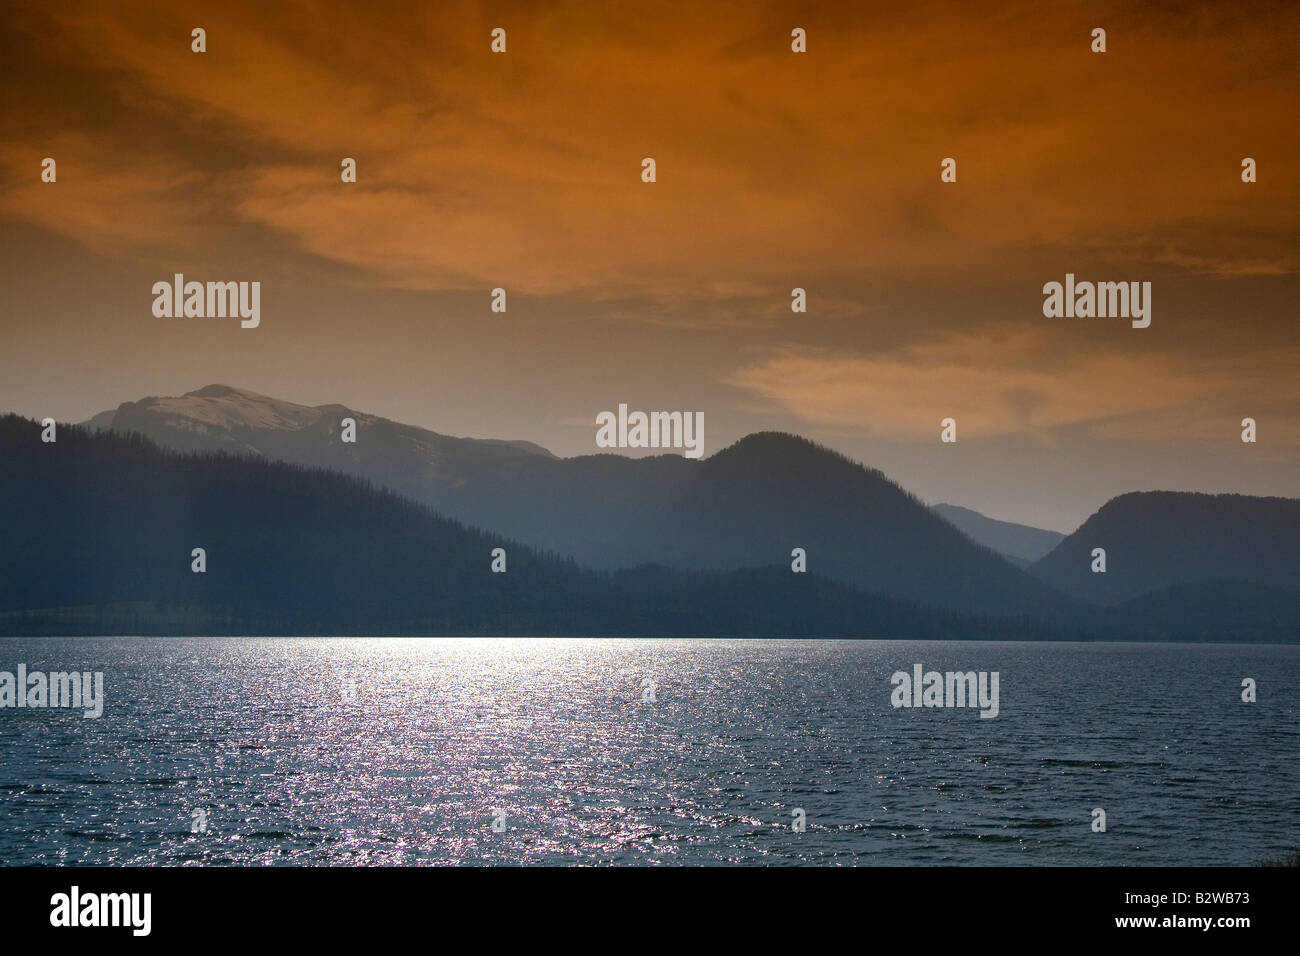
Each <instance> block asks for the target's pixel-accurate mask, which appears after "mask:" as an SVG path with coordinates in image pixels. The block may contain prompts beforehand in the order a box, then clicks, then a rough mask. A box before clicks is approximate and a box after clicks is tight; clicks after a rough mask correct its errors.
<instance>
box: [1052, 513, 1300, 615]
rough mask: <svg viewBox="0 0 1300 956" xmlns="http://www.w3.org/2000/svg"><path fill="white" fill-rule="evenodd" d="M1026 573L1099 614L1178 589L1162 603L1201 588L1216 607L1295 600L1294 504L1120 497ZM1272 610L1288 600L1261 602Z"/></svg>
mask: <svg viewBox="0 0 1300 956" xmlns="http://www.w3.org/2000/svg"><path fill="white" fill-rule="evenodd" d="M1094 548H1102V549H1104V550H1105V552H1106V572H1105V573H1104V574H1101V573H1093V572H1092V570H1091V567H1092V562H1093V558H1092V552H1093V549H1094ZM1031 572H1032V573H1033V574H1034V575H1035V576H1036V577H1038V578H1040V579H1041V580H1043V581H1045V582H1047V583H1048V584H1050V585H1052V586H1053V587H1055V588H1057V589H1059V590H1060V591H1063V592H1065V593H1066V594H1070V595H1073V596H1074V597H1076V598H1080V599H1083V600H1087V601H1092V602H1096V603H1100V604H1119V603H1121V602H1125V601H1130V600H1133V599H1135V598H1138V597H1141V596H1144V595H1155V594H1156V593H1157V592H1162V591H1168V590H1169V589H1181V590H1177V591H1174V592H1170V593H1175V594H1180V595H1182V597H1183V598H1187V597H1189V596H1194V595H1195V593H1196V589H1197V587H1200V586H1201V585H1205V586H1206V588H1208V589H1209V590H1207V591H1206V592H1205V593H1214V594H1216V595H1217V596H1218V599H1219V600H1221V601H1234V600H1247V599H1248V598H1249V596H1250V595H1255V596H1257V597H1262V596H1263V595H1264V594H1266V593H1268V592H1275V591H1280V592H1297V591H1300V499H1295V498H1255V497H1249V496H1246V495H1206V494H1193V493H1188V492H1172V491H1150V492H1135V493H1132V494H1127V495H1120V496H1119V497H1118V498H1112V499H1111V500H1110V501H1108V502H1106V504H1105V505H1103V506H1102V508H1101V510H1099V511H1098V512H1097V513H1096V514H1094V515H1093V516H1092V517H1090V518H1089V519H1088V520H1087V521H1085V522H1084V523H1083V525H1082V526H1081V527H1080V528H1079V530H1078V531H1076V532H1074V534H1072V535H1070V536H1069V537H1067V538H1066V539H1065V540H1064V541H1062V542H1061V543H1060V544H1059V545H1058V546H1057V547H1056V549H1055V550H1053V551H1052V553H1051V554H1049V555H1047V556H1046V557H1044V558H1042V559H1041V560H1039V561H1037V562H1036V563H1035V564H1034V565H1033V567H1032V568H1031ZM1238 586H1244V587H1238ZM1225 588H1226V589H1228V590H1225ZM1259 589H1264V590H1263V591H1260V590H1259ZM1231 595H1235V596H1231ZM1152 600H1159V599H1158V598H1155V597H1153V598H1152ZM1275 600H1276V601H1281V602H1283V603H1285V601H1286V600H1287V598H1286V597H1285V596H1284V595H1283V596H1280V597H1278V596H1270V597H1269V598H1268V601H1269V602H1273V601H1275Z"/></svg>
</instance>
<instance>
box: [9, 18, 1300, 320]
mask: <svg viewBox="0 0 1300 956" xmlns="http://www.w3.org/2000/svg"><path fill="white" fill-rule="evenodd" d="M1103 14H1108V19H1107V22H1110V23H1112V24H1113V26H1112V27H1111V33H1110V37H1109V42H1110V46H1111V52H1110V53H1107V54H1105V55H1104V56H1097V55H1094V54H1091V53H1089V52H1088V49H1087V40H1088V32H1089V30H1090V29H1091V25H1092V22H1093V19H1095V18H1096V17H1098V16H1103ZM793 16H794V14H789V13H787V12H786V9H785V8H784V7H783V6H780V5H776V4H757V5H755V4H749V3H743V4H742V3H734V4H721V5H719V6H718V7H717V8H716V9H715V10H714V11H713V12H712V15H711V16H710V17H708V18H701V17H699V16H698V15H697V14H696V13H695V12H694V10H693V8H692V7H691V6H689V5H682V6H680V7H672V6H663V7H661V6H658V5H656V6H655V7H654V8H653V9H646V8H641V7H634V6H632V5H626V6H623V5H616V6H610V5H603V4H590V3H570V4H562V5H556V6H550V7H546V8H536V7H533V6H531V5H527V4H508V5H506V6H503V7H501V8H499V9H495V10H494V11H493V12H492V14H491V18H489V17H488V16H487V14H485V13H484V12H483V10H482V9H481V8H479V7H477V6H475V5H473V4H470V3H465V2H462V3H453V4H447V5H441V4H440V5H438V8H437V9H436V10H434V9H433V8H428V9H424V8H418V7H411V6H409V5H402V4H382V3H380V4H377V5H367V6H366V7H365V8H354V7H351V6H349V5H346V4H308V5H295V6H279V5H267V4H265V3H260V2H259V3H252V2H232V3H230V4H223V5H221V7H220V8H213V9H211V10H209V11H205V12H204V14H203V17H202V19H203V23H204V26H205V29H207V30H208V50H209V52H208V53H206V54H203V55H197V54H193V53H191V52H190V51H189V31H190V28H191V27H192V26H193V25H194V23H192V22H191V21H193V20H195V15H194V14H192V13H189V12H183V11H179V10H177V9H175V8H173V7H171V6H170V5H164V4H161V3H154V2H139V0H137V2H125V3H120V4H114V5H112V6H104V7H84V8H71V7H64V6H63V5H49V6H48V8H47V7H46V6H41V5H31V6H28V7H26V8H24V17H23V20H24V22H28V21H31V22H34V23H36V24H37V26H36V27H35V28H33V29H32V30H31V39H32V43H33V45H34V46H36V47H37V48H38V49H39V51H40V53H41V55H42V56H44V57H46V58H48V59H49V60H50V61H51V62H54V63H58V62H64V63H68V64H76V65H77V66H76V67H75V68H74V70H81V71H83V72H82V73H75V72H74V73H73V74H72V75H74V76H76V77H79V78H80V81H81V82H85V80H86V77H87V76H91V77H97V78H99V82H100V84H101V88H100V89H99V91H98V93H97V94H96V95H98V96H100V97H101V98H102V100H103V102H104V104H105V113H106V114H107V116H106V118H105V119H104V120H103V121H102V122H100V124H99V125H94V126H89V127H88V128H87V129H86V130H85V132H84V133H82V134H79V135H81V136H82V137H83V138H82V140H81V144H82V146H83V147H84V150H85V151H86V152H88V153H90V154H93V155H94V156H95V157H96V160H97V161H96V164H95V166H94V170H95V175H94V177H93V178H88V179H86V180H85V181H84V182H83V183H82V184H81V185H74V183H73V180H72V178H71V177H69V179H68V180H67V191H68V192H71V191H72V189H74V188H76V189H80V190H81V192H80V194H79V196H78V198H77V200H76V202H75V203H73V204H71V205H74V206H76V207H77V210H76V211H72V210H70V207H69V206H68V205H64V206H59V205H52V204H49V203H48V202H47V200H48V193H46V194H44V195H41V194H36V193H34V192H33V191H32V190H31V189H25V190H24V192H23V195H22V196H19V197H16V198H14V199H13V200H12V201H8V202H6V203H5V205H4V207H3V211H4V212H5V213H6V214H8V215H10V216H12V217H15V218H19V219H23V220H26V221H30V222H35V223H37V224H39V225H42V226H43V227H46V228H49V229H52V230H55V231H60V232H63V233H65V234H67V235H73V236H77V237H79V238H80V237H84V238H85V240H86V241H87V242H88V243H90V244H95V243H105V242H120V243H123V244H126V245H128V246H129V245H132V244H149V243H153V242H184V243H190V244H195V243H200V242H201V241H202V240H201V239H200V238H199V237H198V236H197V234H198V233H200V232H201V230H202V227H203V225H204V223H205V221H206V220H207V217H209V216H210V215H211V214H212V210H213V208H217V209H219V210H230V211H231V212H232V213H233V214H234V215H236V216H238V217H239V220H240V221H242V222H243V223H244V224H245V226H246V227H248V228H249V229H250V230H252V229H269V230H270V231H271V233H272V234H273V235H275V236H278V237H280V241H282V242H284V243H286V244H287V245H288V246H290V247H292V248H294V249H299V250H302V251H305V252H308V253H310V254H312V255H315V256H320V257H322V258H323V259H325V260H327V261H329V262H333V263H338V264H344V265H347V266H350V267H356V268H359V269H361V270H364V271H365V273H366V274H367V275H369V276H370V277H372V279H373V281H377V282H379V283H381V284H386V285H391V286H395V287H400V288H408V289H469V288H485V287H486V288H490V287H492V286H495V285H498V284H505V285H508V286H510V287H511V288H512V289H515V290H517V291H521V292H525V293H535V294H542V295H554V294H564V293H575V294H582V295H587V296H590V297H600V296H608V295H610V294H611V292H612V290H616V291H617V292H618V293H619V294H625V295H651V296H653V295H656V294H668V295H671V296H673V297H675V298H677V299H694V300H699V301H709V302H713V301H718V300H719V299H720V298H725V297H726V296H727V295H728V294H729V292H728V290H732V289H736V288H741V289H744V288H752V287H753V286H754V285H755V284H762V283H766V282H767V277H772V278H773V280H775V278H776V277H778V276H781V277H784V276H785V275H788V274H791V273H795V274H798V275H800V276H802V277H804V281H805V282H812V281H813V280H814V279H816V278H817V277H823V276H841V277H843V276H860V275H862V274H864V273H868V274H877V275H892V274H897V273H906V274H909V275H914V276H919V277H922V278H928V279H931V280H934V279H938V280H941V281H942V280H950V279H956V278H958V277H961V276H969V275H973V274H979V273H980V272H982V271H987V270H989V269H994V268H997V269H1008V270H1009V269H1016V268H1018V267H1021V266H1022V265H1023V262H1024V261H1025V260H1026V259H1027V258H1029V257H1031V256H1033V255H1035V254H1036V253H1038V252H1040V251H1041V250H1042V249H1043V248H1044V247H1059V248H1066V247H1069V248H1092V249H1099V250H1107V251H1108V252H1109V253H1110V254H1112V255H1113V256H1115V257H1118V258H1127V259H1129V260H1133V261H1151V262H1165V263H1174V264H1177V265H1180V266H1183V267H1186V268H1188V269H1190V270H1193V271H1197V272H1209V273H1211V274H1222V275H1225V276H1232V275H1260V274H1279V273H1285V272H1293V271H1295V269H1296V265H1297V257H1298V256H1300V253H1297V251H1296V250H1297V248H1300V244H1298V243H1297V242H1296V241H1295V240H1296V238H1297V235H1296V226H1295V222H1294V216H1293V214H1292V213H1291V212H1290V211H1289V210H1293V209H1294V206H1295V202H1296V201H1297V187H1296V185H1295V184H1296V183H1297V182H1298V181H1300V177H1298V176H1297V175H1296V168H1295V159H1294V157H1293V156H1292V154H1293V153H1294V150H1293V149H1292V148H1291V147H1292V146H1293V144H1292V143H1290V142H1289V139H1288V136H1287V133H1286V131H1285V130H1284V126H1285V124H1281V123H1274V122H1268V123H1261V122H1260V121H1259V118H1260V117H1264V116H1269V115H1277V116H1285V115H1292V114H1293V113H1294V108H1295V105H1296V103H1295V89H1296V87H1297V85H1298V84H1297V83H1296V82H1295V81H1296V79H1297V77H1296V72H1297V71H1296V67H1295V63H1294V62H1293V61H1289V60H1287V59H1285V58H1284V57H1283V56H1282V48H1283V47H1284V46H1285V45H1284V44H1282V43H1280V42H1279V39H1278V38H1279V37H1281V36H1285V35H1287V32H1288V31H1291V32H1294V30H1295V29H1296V28H1297V27H1300V13H1297V11H1295V10H1294V9H1291V10H1288V8H1286V7H1285V6H1279V7H1276V8H1268V9H1265V10H1263V11H1261V12H1260V13H1259V15H1258V16H1252V17H1250V18H1241V17H1235V16H1234V17H1220V16H1219V15H1218V14H1216V13H1214V12H1213V10H1212V9H1211V11H1210V13H1208V14H1207V13H1204V12H1202V13H1201V14H1200V15H1199V17H1195V18H1192V19H1191V21H1190V25H1189V22H1188V21H1186V20H1185V19H1183V18H1178V17H1173V16H1172V15H1171V14H1166V13H1164V12H1162V11H1159V10H1153V11H1138V10H1134V9H1131V8H1129V7H1127V6H1118V7H1115V8H1113V9H1110V10H1109V11H1106V10H1102V11H1096V10H1094V8H1093V7H1092V6H1091V5H1087V6H1085V5H1082V4H1071V5H1067V6H1066V7H1065V8H1063V9H1062V10H1060V11H1057V12H1056V13H1055V14H1054V19H1053V20H1052V23H1053V25H1054V26H1055V27H1056V29H1044V28H1043V11H1042V8H1041V6H1040V5H1037V4H1023V5H1018V6H1011V7H1007V8H1006V9H1005V10H1004V11H1003V12H1000V13H999V14H997V15H976V14H973V13H971V11H970V10H969V8H968V7H959V6H954V5H948V4H922V5H920V6H918V7H916V8H908V9H906V10H903V9H899V10H893V11H890V12H889V13H887V14H882V13H874V14H873V13H869V12H867V11H866V10H865V9H858V8H856V7H854V6H843V7H839V8H835V7H826V8H822V9H819V10H817V11H814V12H807V11H805V13H803V14H801V15H800V16H801V17H802V20H801V25H803V26H805V27H806V28H807V29H808V31H809V52H808V53H807V54H802V55H795V54H792V53H790V52H789V47H788V37H789V28H790V26H791V18H792V17H793ZM498 21H499V22H498ZM803 21H807V22H806V23H805V22H803ZM496 25H504V26H506V27H507V28H508V32H509V52H508V53H507V54H505V55H494V54H492V53H490V52H489V49H488V32H489V30H490V29H491V27H493V26H496ZM1066 74H1068V76H1069V82H1068V83H1066V82H1053V81H1052V78H1053V77H1056V76H1063V75H1066ZM53 75H54V76H56V77H57V76H58V71H55V72H54V74H53ZM29 82H30V83H33V84H35V83H45V82H47V77H46V76H45V75H43V74H42V75H35V74H34V75H33V76H32V77H31V78H30V80H29ZM65 82H71V81H65ZM71 99H74V97H64V98H63V100H62V101H58V102H62V103H63V104H64V105H63V107H62V108H68V107H67V106H66V103H67V101H69V100H71ZM115 116H116V117H119V118H120V117H132V118H133V120H132V122H133V126H134V127H135V128H138V129H139V130H140V131H141V134H140V136H139V138H138V140H137V142H136V143H135V146H134V148H133V149H129V150H126V151H123V149H122V143H121V142H120V140H119V139H116V138H115V137H114V134H113V133H112V128H113V122H112V120H113V118H114V117H115ZM6 132H11V133H12V132H14V131H10V130H7V131H6ZM30 139H31V137H30V135H27V136H24V135H22V134H21V132H20V133H19V135H18V136H17V137H15V136H14V135H9V136H7V137H6V140H7V141H10V143H11V146H10V148H9V149H8V150H6V152H5V153H4V157H3V158H4V161H5V163H6V166H7V167H9V168H10V169H11V170H13V169H16V170H20V171H21V175H22V176H27V177H28V178H31V174H30V173H29V172H28V171H27V168H28V165H29V161H30V154H31V153H32V150H33V149H45V148H46V147H45V145H44V144H43V143H42V145H40V146H39V147H38V146H36V144H34V143H32V142H31V141H30ZM66 146H68V144H63V145H62V146H61V147H60V148H61V149H62V148H64V147H66ZM67 151H68V152H69V154H74V153H75V150H73V149H71V148H70V147H69V148H68V150H67ZM1237 153H1243V154H1244V153H1249V154H1250V155H1255V156H1256V157H1257V158H1259V159H1260V162H1261V167H1260V169H1261V172H1260V177H1261V181H1260V183H1259V184H1256V185H1255V186H1249V187H1247V186H1244V185H1243V184H1241V183H1240V182H1239V179H1238V175H1237V170H1238V166H1237V164H1238V162H1239V157H1238V156H1237ZM343 156H351V157H354V158H356V159H357V162H358V167H359V172H360V181H359V182H358V183H357V184H356V185H354V186H353V185H349V186H344V185H342V184H341V183H340V182H339V178H338V164H339V161H340V159H341V158H342V157H343ZM644 156H653V157H654V158H655V159H656V160H657V162H658V172H659V181H658V182H657V183H655V184H653V185H646V184H643V183H641V182H640V179H639V174H640V161H641V159H642V157H644ZM944 156H954V157H956V158H957V159H958V183H957V184H953V185H943V184H941V183H940V182H939V178H938V171H939V160H940V159H941V158H942V157H944ZM20 178H21V177H20ZM200 186H201V188H199V187H200ZM63 188H64V185H63V184H62V183H61V184H60V189H63ZM1246 190H1254V192H1253V193H1250V192H1246ZM184 197H190V199H191V201H189V202H186V201H185V199H184ZM1265 197H1266V198H1265ZM214 203H220V205H219V206H215V207H214V205H213V204H214ZM1189 224H1191V225H1193V226H1194V227H1195V228H1194V229H1190V230H1189V229H1188V228H1187V226H1188V225H1189ZM250 234H256V235H261V233H260V232H259V233H250ZM229 241H239V240H238V238H237V237H236V238H232V239H231V240H229ZM1225 249H1227V250H1229V251H1228V253H1227V254H1226V255H1225V254H1224V250H1225Z"/></svg>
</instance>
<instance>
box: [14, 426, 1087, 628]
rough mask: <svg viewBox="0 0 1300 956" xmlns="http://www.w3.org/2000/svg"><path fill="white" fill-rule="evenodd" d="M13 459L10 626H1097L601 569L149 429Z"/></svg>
mask: <svg viewBox="0 0 1300 956" xmlns="http://www.w3.org/2000/svg"><path fill="white" fill-rule="evenodd" d="M0 456H2V460H4V462H5V467H4V468H3V469H0V633H7V634H35V633H57V634H81V633H91V634H249V635H276V634H368V635H375V634H383V635H401V634H429V635H436V634H450V635H471V634H485V635H604V636H620V635H626V636H682V637H687V636H694V637H703V636H719V637H731V636H743V637H817V636H820V637H843V636H859V637H869V636H870V637H879V636H895V637H913V638H940V637H985V638H992V637H999V638H1005V637H1035V638H1043V637H1056V636H1070V637H1080V636H1086V634H1084V633H1083V631H1082V630H1080V629H1074V630H1066V631H1061V630H1056V629H1053V628H1051V627H1047V626H1040V625H1038V624H1032V623H1030V624H1024V625H1010V624H1004V623H998V624H996V625H994V624H990V623H988V622H982V621H977V620H974V619H972V618H968V617H960V616H957V615H951V614H938V613H935V612H930V611H925V610H921V609H918V608H916V607H913V606H911V605H908V604H906V603H904V602H900V601H895V600H891V599H887V598H881V597H875V596H869V595H864V594H860V593H856V592H854V591H852V590H850V589H848V588H845V587H843V586H841V585H837V584H835V583H833V582H831V581H828V580H826V579H825V578H824V577H821V576H819V575H816V574H794V573H791V571H790V569H789V568H788V567H787V566H783V565H777V566H775V567H773V566H768V567H761V568H754V569H748V570H744V571H733V572H694V573H692V572H682V571H675V570H671V569H667V568H662V567H642V568H637V569H633V570H628V571H620V572H593V571H587V570H583V569H580V568H579V567H577V566H576V565H575V564H574V563H573V562H572V561H570V560H565V559H561V558H559V557H556V556H553V555H547V554H543V553H540V552H538V551H535V550H533V549H530V548H526V547H523V546H521V545H518V544H515V543H513V542H510V541H508V540H506V539H503V538H501V537H499V536H495V535H491V534H488V533H485V532H482V531H478V530H475V529H472V528H467V527H465V526H463V525H461V524H459V523H457V522H454V521H450V520H448V519H446V518H443V517H441V516H439V515H436V514H434V513H433V512H431V511H430V510H429V509H427V508H425V507H423V506H421V505H419V504H417V503H415V502H412V501H409V500H407V499H404V498H401V497H399V496H398V495H396V494H394V493H393V492H392V491H389V490H386V489H379V488H376V487H374V486H373V485H371V484H369V483H368V482H365V481H362V480H359V479H356V478H353V477H349V476H345V475H340V474H337V473H334V472H329V471H325V470H323V469H316V468H307V467H303V466H299V465H290V464H286V463H283V462H275V461H268V460H266V459H264V458H259V457H255V456H252V455H230V454H226V453H210V452H198V453H196V452H186V453H181V452H174V451H165V450H163V449H161V448H159V447H158V446H157V445H155V444H154V443H153V442H151V441H149V440H148V439H146V438H144V437H143V436H140V435H132V434H120V433H117V432H114V431H98V432H96V431H93V430H91V429H89V428H80V427H76V426H63V427H61V428H60V430H59V434H58V440H57V442H54V443H50V444H45V443H43V442H42V441H41V440H40V426H39V425H37V424H36V423H35V422H33V421H29V420H25V419H21V418H18V417H17V416H12V415H11V416H7V417H4V418H0ZM496 547H501V548H504V549H506V556H507V571H506V572H505V573H503V574H497V573H493V572H492V571H491V569H490V565H491V558H492V554H491V552H492V549H493V548H496ZM194 548H203V549H204V551H205V559H206V571H205V572H204V573H201V574H200V573H195V572H193V571H192V569H191V561H192V552H193V549H194Z"/></svg>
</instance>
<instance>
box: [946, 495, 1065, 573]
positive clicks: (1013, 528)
mask: <svg viewBox="0 0 1300 956" xmlns="http://www.w3.org/2000/svg"><path fill="white" fill-rule="evenodd" d="M930 507H931V510H932V511H934V512H935V514H937V515H939V516H940V517H941V518H943V519H945V520H946V521H948V522H949V523H950V524H952V525H953V526H955V527H956V528H957V530H958V531H960V532H961V533H962V534H964V535H966V537H968V538H970V539H971V540H972V541H974V542H975V543H976V544H982V545H984V547H986V548H992V549H993V550H994V551H996V552H997V553H998V554H1000V555H1002V556H1003V557H1004V558H1006V559H1007V560H1008V561H1010V562H1011V563H1012V564H1014V565H1016V567H1019V568H1027V567H1029V565H1031V564H1033V563H1034V562H1035V561H1037V560H1038V559H1039V558H1042V557H1044V556H1045V555H1047V554H1048V553H1049V552H1050V551H1051V550H1052V549H1053V548H1055V547H1056V546H1057V545H1058V544H1060V543H1061V541H1063V540H1064V539H1065V535H1063V534H1061V533H1060V532H1059V531H1048V530H1046V529H1044V528H1034V527H1031V526H1029V525H1025V524H1015V523H1014V522H1011V521H998V520H997V519H995V518H988V517H985V516H984V515H982V514H980V513H979V512H978V511H972V510H971V509H970V508H962V507H959V506H958V505H947V504H938V505H931V506H930Z"/></svg>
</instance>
